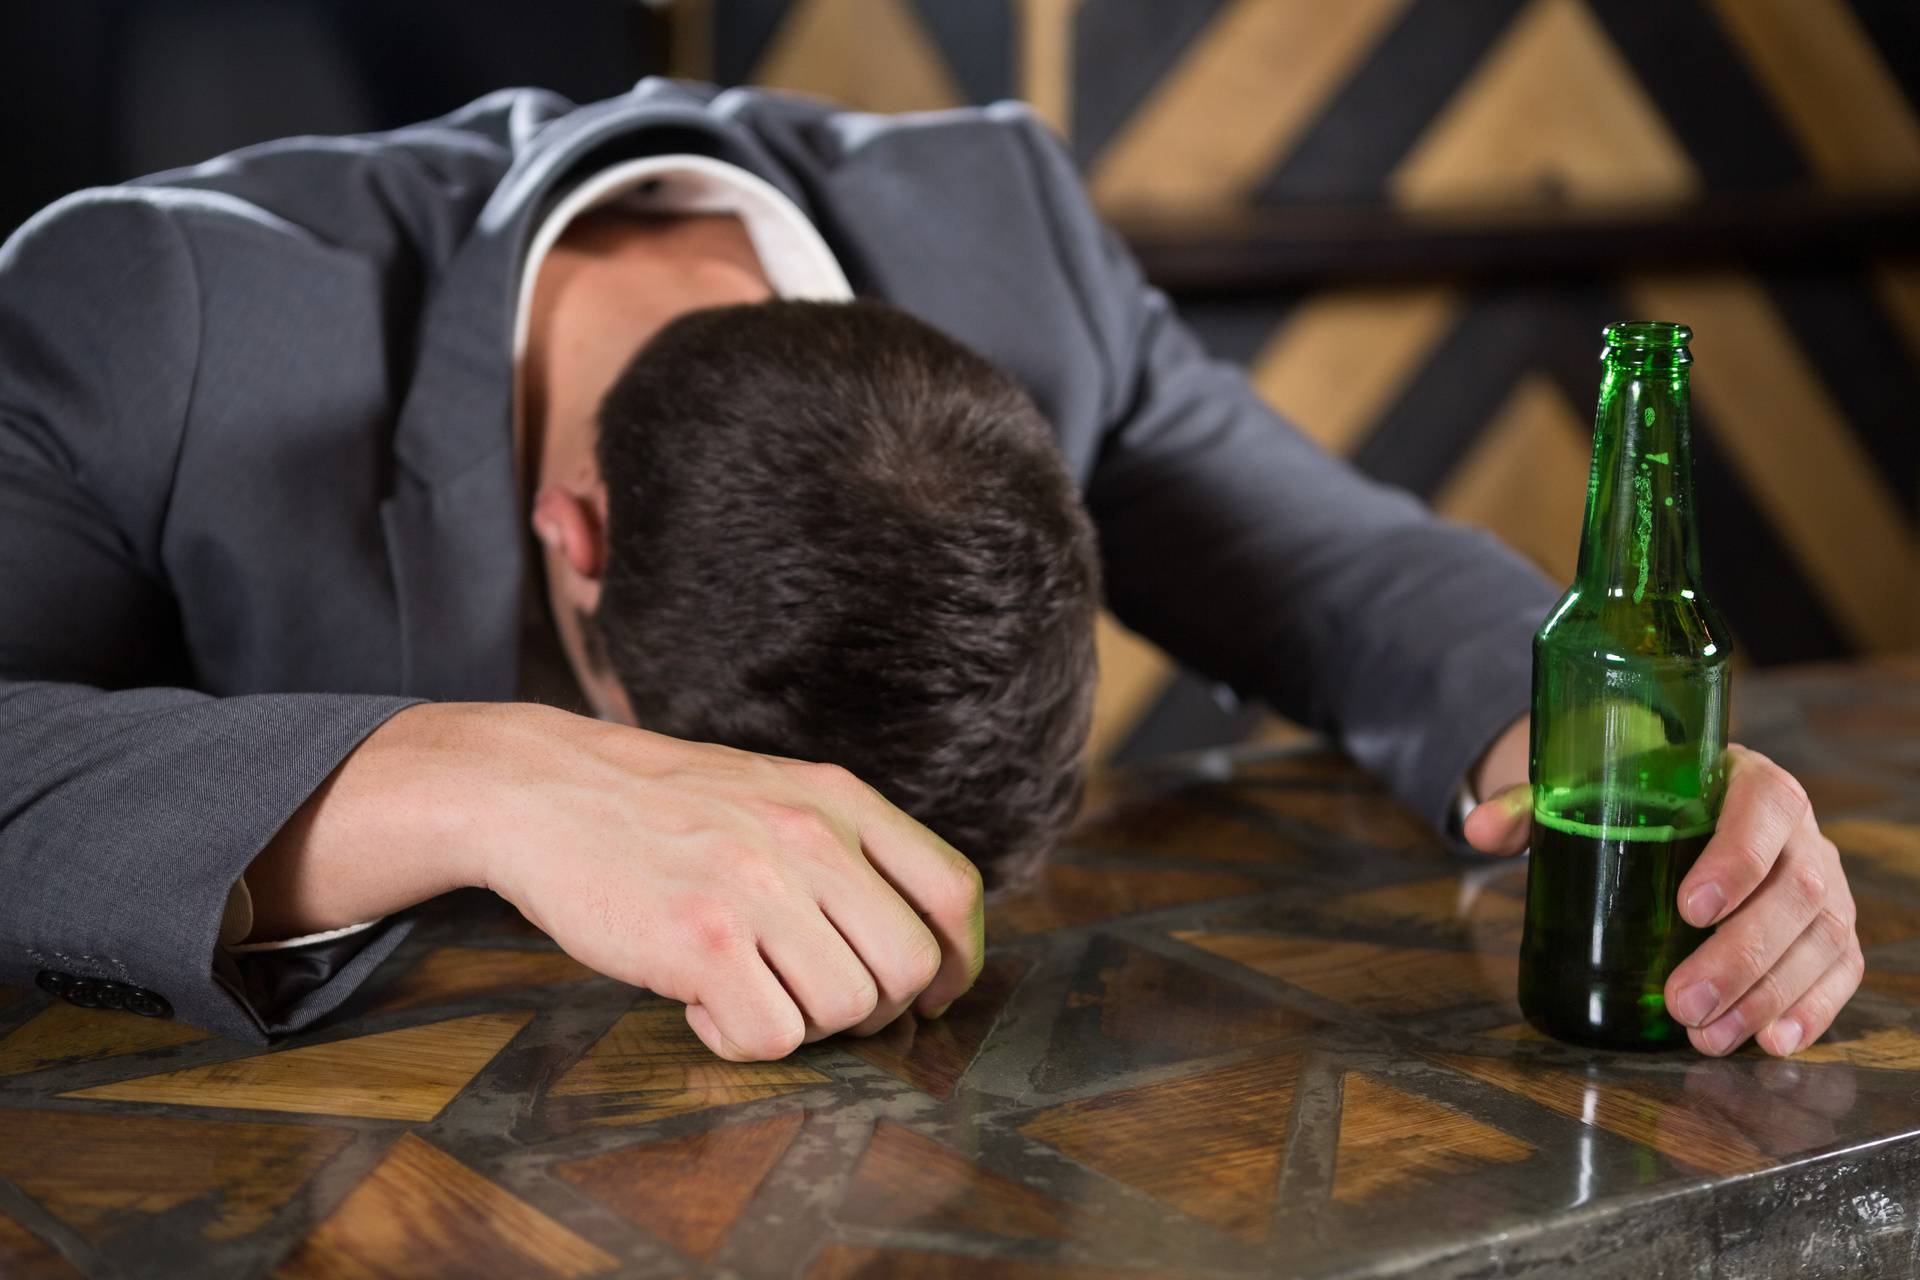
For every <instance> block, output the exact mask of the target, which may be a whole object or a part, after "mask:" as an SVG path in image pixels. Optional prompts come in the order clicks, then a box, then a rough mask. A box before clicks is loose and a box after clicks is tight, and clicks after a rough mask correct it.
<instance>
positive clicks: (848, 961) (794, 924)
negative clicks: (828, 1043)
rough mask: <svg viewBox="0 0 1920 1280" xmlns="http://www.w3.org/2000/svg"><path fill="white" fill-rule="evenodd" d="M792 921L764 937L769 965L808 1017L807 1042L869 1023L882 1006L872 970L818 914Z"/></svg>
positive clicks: (814, 913)
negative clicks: (868, 1018) (877, 1007)
mask: <svg viewBox="0 0 1920 1280" xmlns="http://www.w3.org/2000/svg"><path fill="white" fill-rule="evenodd" d="M805 914H806V916H807V917H810V918H800V919H789V920H785V921H783V922H782V923H781V925H780V927H779V928H777V929H768V930H767V931H766V933H765V934H764V935H763V938H762V941H761V944H760V945H761V949H762V951H763V953H764V954H765V956H766V960H767V964H768V965H769V966H770V967H771V968H772V969H773V972H774V975H775V976H776V977H778V978H779V979H780V985H781V986H783V987H785V988H786V989H787V994H788V995H790V996H792V997H793V1002H794V1003H795V1004H796V1005H798V1006H800V1014H801V1016H802V1017H803V1018H805V1019H806V1024H807V1025H806V1032H805V1040H806V1043H808V1044H811V1043H813V1042H814V1041H815V1040H824V1039H826V1038H827V1037H828V1036H830V1035H834V1034H836V1033H838V1032H841V1031H845V1030H846V1029H847V1028H848V1027H851V1026H855V1025H857V1024H859V1023H861V1022H864V1021H865V1020H866V1019H867V1017H868V1016H869V1015H870V1014H872V1013H873V1011H874V1008H875V1006H876V1005H878V1004H879V1002H880V990H879V988H878V987H877V986H876V985H875V983H874V980H873V976H872V975H871V974H870V973H868V972H867V966H866V965H865V964H863V963H862V962H861V960H860V957H859V956H857V955H855V954H854V952H853V948H852V947H850V946H848V945H847V941H846V939H845V938H843V937H841V936H840V933H839V931H838V930H837V929H835V928H834V927H833V925H832V924H831V923H830V922H829V921H828V920H827V918H826V917H825V916H824V915H821V914H820V913H819V912H818V911H809V912H806V913H805Z"/></svg>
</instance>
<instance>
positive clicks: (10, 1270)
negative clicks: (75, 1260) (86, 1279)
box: [0, 1213, 80, 1280]
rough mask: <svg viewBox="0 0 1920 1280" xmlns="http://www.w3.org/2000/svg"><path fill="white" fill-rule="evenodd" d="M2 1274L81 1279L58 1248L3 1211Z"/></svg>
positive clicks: (18, 1279)
mask: <svg viewBox="0 0 1920 1280" xmlns="http://www.w3.org/2000/svg"><path fill="white" fill-rule="evenodd" d="M0 1276H5V1277H7V1280H80V1272H79V1271H78V1270H77V1269H76V1268H75V1267H74V1265H73V1264H72V1263H71V1262H68V1261H67V1260H66V1258H65V1257H64V1256H62V1255H61V1253H60V1251H59V1250H58V1249H55V1248H54V1247H53V1246H52V1245H50V1244H48V1243H47V1242H46V1241H45V1240H42V1239H41V1238H40V1237H39V1236H37V1235H35V1234H33V1232H31V1231H29V1230H27V1229H26V1228H25V1227H23V1226H21V1225H20V1224H19V1223H17V1222H15V1221H14V1220H13V1219H12V1218H9V1217H7V1216H6V1215H5V1214H4V1213H0Z"/></svg>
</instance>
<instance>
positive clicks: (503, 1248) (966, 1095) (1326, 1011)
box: [0, 662, 1920, 1280]
mask: <svg viewBox="0 0 1920 1280" xmlns="http://www.w3.org/2000/svg"><path fill="white" fill-rule="evenodd" d="M1736 731H1737V736H1739V737H1740V738H1741V739H1742V740H1744V741H1747V742H1750V743H1752V744H1753V745H1755V746H1757V747H1759V748H1760V749H1762V750H1764V751H1767V752H1768V753H1770V754H1772V755H1774V756H1775V757H1776V758H1777V759H1779V760H1780V761H1781V762H1782V763H1784V764H1786V765H1787V766H1788V767H1790V768H1791V769H1793V770H1794V771H1795V772H1796V773H1797V774H1798V775H1799V776H1800V777H1801V778H1802V780H1803V781H1804V782H1805V783H1806V784H1807V787H1808V790H1809V792H1810V793H1811V794H1812V796H1813V800H1814V804H1815V807H1816V811H1817V812H1818V813H1819V814H1820V817H1821V819H1822V822H1823V825H1824V826H1825V829H1826V830H1827V832H1828V833H1829V834H1830V835H1831V836H1832V837H1833V839H1834V840H1835V841H1837V842H1838V844H1839V845H1840V847H1841V849H1842V850H1843V851H1844V853H1845V855H1846V858H1847V863H1848V867H1849V871H1850V874H1851V876H1852V877H1853V883H1854V887H1855V894H1856V897H1857V898H1858V901H1859V904H1860V932H1861V935H1862V938H1863V941H1864V942H1865V944H1866V946H1867V957H1868V975H1867V979H1866V984H1865V986H1864V988H1863V989H1862V991H1861V993H1860V995H1859V996H1858V998H1857V999H1856V1000H1855V1001H1854V1003H1853V1004H1852V1005H1851V1006H1850V1007H1849V1008H1848V1010H1847V1011H1846V1013H1845V1014H1843V1015H1842V1017H1841V1019H1840V1022H1839V1024H1838V1025H1837V1026H1836V1027H1835V1028H1834V1029H1833V1030H1832V1031H1831V1032H1830V1033H1829V1034H1828V1035H1827V1036H1826V1037H1825V1038H1823V1039H1822V1040H1821V1041H1820V1042H1818V1043H1816V1044H1814V1045H1812V1046H1811V1047H1809V1048H1808V1049H1806V1050H1805V1051H1803V1052H1802V1053H1800V1054H1799V1055H1798V1056H1796V1057H1795V1058H1793V1059H1791V1060H1788V1061H1777V1060H1773V1059H1769V1058H1768V1057H1766V1056H1765V1055H1764V1054H1762V1053H1760V1052H1759V1051H1757V1050H1755V1049H1752V1048H1748V1049H1746V1050H1743V1051H1742V1052H1740V1053H1739V1054H1737V1055H1735V1056H1733V1057H1731V1058H1728V1059H1725V1060H1717V1061H1716V1060H1709V1059H1706V1058H1702V1057H1699V1056H1696V1055H1694V1054H1692V1053H1691V1052H1690V1051H1681V1052H1670V1053H1664V1054H1658V1055H1626V1054H1605V1053H1595V1052H1589V1051H1585V1050H1578V1049H1573V1048H1569V1047H1566V1046H1562V1045H1559V1044H1555V1043H1553V1042H1551V1041H1548V1040H1545V1039H1543V1038H1541V1037H1540V1036H1538V1035H1537V1034H1535V1033H1533V1032H1532V1031H1531V1030H1529V1029H1528V1028H1527V1027H1526V1025H1525V1024H1524V1023H1523V1022H1522V1021H1521V1018H1520V1014H1519V1011H1518V1009H1517V1008H1516V1007H1515V1004H1514V963H1515V949H1516V946H1517V943H1518V939H1519V933H1520V925H1521V917H1522V895H1523V891H1524V885H1525V875H1526V867H1525V864H1524V862H1521V861H1516V862H1510V863H1508V862H1498V861H1492V860H1474V861H1471V862H1469V861H1467V860H1465V859H1461V858H1457V857H1452V856H1450V855H1448V854H1447V853H1445V852H1443V851H1442V850H1441V849H1440V848H1439V846H1438V845H1437V844H1436V843H1435V842H1434V841H1433V840H1432V839H1431V838H1430V837H1429V836H1428V835H1427V834H1425V833H1424V832H1423V831H1422V829H1421V828H1420V826H1419V825H1418V824H1417V823H1416V822H1414V820H1413V819H1412V818H1410V817H1409V816H1408V815H1407V814H1405V813H1404V812H1403V811H1401V810H1400V809H1399V808H1397V807H1396V806H1395V805H1394V803H1393V802H1392V801H1391V800H1389V799H1388V798H1387V797H1386V796H1385V795H1383V794H1382V793H1381V791H1380V790H1379V788H1378V787H1377V786H1376V785H1374V784H1373V783H1372V782H1370V781H1369V780H1367V779H1366V778H1365V777H1364V776H1362V775H1361V774H1359V773H1358V772H1356V771H1355V770H1354V769H1353V768H1352V767H1351V766H1350V765H1348V764H1346V763H1345V762H1343V761H1342V760H1340V759H1339V758H1337V757H1335V756H1332V755H1330V754H1326V753H1323V752H1315V751H1311V750H1294V751H1272V750H1269V751H1267V752H1265V753H1257V752H1256V753H1245V754H1229V753H1220V754H1210V755H1204V756H1199V757H1191V758H1186V759H1182V760H1178V761H1172V762H1169V763H1167V764H1164V765H1160V766H1157V767H1153V768H1149V769H1145V770H1141V771H1137V772H1133V773H1130V774H1125V775H1122V776H1119V777H1117V778H1113V779H1108V780H1106V781H1105V782H1104V783H1103V785H1102V787H1101V788H1100V791H1101V793H1102V799H1101V802H1100V804H1099V805H1098V806H1097V807H1096V810H1095V812H1094V814H1093V816H1092V817H1091V818H1090V819H1089V820H1088V821H1087V822H1086V823H1085V824H1083V826H1082V828H1081V830H1080V832H1079V834H1078V835H1077V836H1076V837H1075V838H1074V840H1073V841H1072V842H1071V843H1070V845H1069V847H1068V848H1066V849H1065V850H1064V851H1063V852H1062V853H1061V855H1060V857H1059V859H1058V860H1057V861H1056V862H1055V864H1054V865H1053V866H1052V868H1051V870H1050V871H1049V872H1048V874H1047V876H1046V878H1045V880H1044V882H1043V883H1042V884H1041V885H1040V886H1039V888H1038V889H1037V890H1035V891H1034V892H1031V893H1029V894H1027V895H1026V896H1023V897H1020V898H1017V899H1014V900H1011V901H1007V902H1003V903H997V904H995V905H994V907H993V908H992V909H991V910H990V912H989V921H990V925H989V935H990V938H991V941H992V948H991V951H990V955H989V959H988V961H987V967H986V971H985V973H984V974H983V975H982V977H981V980H980V983H979V985H978V986H977V988H976V989H975V991H974V992H973V994H972V995H970V996H969V997H968V998H966V999H965V1000H963V1001H962V1002H961V1003H959V1004H958V1005H956V1006H955V1007H954V1009H953V1010H952V1012H951V1013H949V1015H948V1016H947V1017H946V1018H944V1019H942V1020H941V1021H939V1022H936V1023H920V1024H916V1023H914V1022H913V1021H912V1019H911V1018H909V1019H907V1020H905V1021H903V1022H902V1023H900V1024H896V1025H895V1026H894V1027H893V1028H891V1029H890V1030H888V1031H887V1032H885V1033H884V1034H882V1035H880V1036H877V1037H875V1038H873V1039H870V1040H865V1041H859V1040H846V1039H836V1040H831V1041H827V1042H825V1043H822V1044H818V1045H813V1046H810V1047H808V1048H806V1049H804V1050H802V1051H801V1052H800V1053H798V1054H796V1055H795V1056H794V1057H793V1058H791V1059H790V1060H788V1061H785V1062H778V1063H768V1064H758V1065H750V1066H739V1065H734V1064H729V1063H725V1062H722V1061H719V1060H717V1059H715V1058H713V1057H712V1056H711V1055H709V1054H708V1053H707V1052H706V1051H705V1050H704V1049H703V1048H702V1047H701V1046H700V1045H699V1043H698V1042H697V1041H696V1040H694V1039H693V1037H692V1035H691V1034H690V1033H689V1032H688V1031H687V1030H686V1027H685V1024H684V1022H683V1021H682V1019H681V1015H680V1010H679V1009H678V1008H677V1007H676V1006H672V1005H669V1004H666V1003H663V1002H661V1001H658V1000H656V999H654V998H652V997H650V996H648V995H646V994H644V993H641V992H637V991H635V990H633V989H632V988H628V987H625V986H622V985H620V984H618V983H615V982H612V981H609V980H607V979H604V978H600V977H597V976H595V975H594V974H592V973H590V972H589V971H587V970H586V969H584V968H582V967H581V966H579V965H577V964H575V963H574V962H573V961H571V960H570V959H568V958H567V957H566V956H564V955H562V954H560V953H559V952H558V951H556V950H555V949H554V948H553V946H552V944H551V943H549V942H548V941H547V940H546V939H545V938H544V937H542V936H541V935H540V934H538V933H537V932H535V931H533V930H532V929H531V928H530V927H528V926H527V925H525V924H524V923H522V922H521V921H520V920H519V919H518V917H517V916H515V915H513V914H512V913H511V912H509V911H507V910H506V909H505V908H504V907H503V906H502V905H501V904H500V903H499V902H498V901H497V900H495V899H492V898H489V897H486V896H485V895H478V894H475V895H468V896H465V897H463V898H456V899H449V900H446V901H445V902H443V903H441V904H437V905H436V906H435V907H434V908H433V909H431V910H429V911H427V912H426V913H425V917H424V919H423V920H422V922H421V924H420V926H419V928H418V929H417V930H416V931H415V933H414V935H413V937H412V938H411V939H410V940H409V941H408V942H407V943H406V944H405V946H404V947H403V948H402V949H401V950H400V951H399V952H398V953H396V954H395V955H394V956H393V957H392V958H391V960H389V961H388V963H387V964H386V966H385V967H384V968H382V970H381V971H380V972H379V973H378V974H376V975H375V977H374V978H373V980H372V981H371V982H369V983H368V984H367V986H366V987H365V988H364V989H363V990H362V991H361V992H360V993H359V994H358V995H357V996H356V997H355V999H354V1000H353V1001H352V1003H351V1004H350V1005H349V1007H348V1008H347V1010H346V1011H345V1013H344V1015H343V1016H341V1017H339V1018H336V1019H335V1020H333V1021H332V1022H331V1023H329V1024H328V1025H326V1026H324V1027H321V1028H317V1029H315V1030H313V1031H311V1032H309V1033H307V1034H305V1035H302V1036H300V1037H298V1038H296V1039H294V1040H292V1041H290V1042H288V1043H286V1044H284V1045H279V1046H276V1047H275V1048H274V1049H273V1050H271V1051H266V1052H261V1051H257V1050H254V1049H253V1048H251V1047H249V1046H244V1045H240V1044H235V1043H231V1042H227V1041H222V1040H216V1039H213V1038H210V1037H208V1036H206V1035H204V1034H202V1033H200V1032H197V1031H194V1030H192V1029H191V1028H188V1027H185V1026H182V1025H179V1024H177V1023H173V1022H168V1021H163V1020H155V1019H147V1018H140V1017H136V1016H134V1015H132V1014H126V1013H111V1012H105V1011H99V1010H81V1009H76V1008H73V1007H71V1006H69V1005H67V1004H65V1003H63V1002H60V1001H57V1000H54V999H53V998H52V997H50V996H47V995H45V994H44V993H42V992H40V991H38V990H20V989H9V990H5V991H4V992H0V1275H4V1276H6V1277H9V1278H14V1277H40V1276H73V1275H76V1274H78V1275H87V1276H101V1277H133V1276H140V1277H146V1276H189V1277H195V1278H196V1280H207V1278H217V1277H228V1276H232V1277H239V1276H254V1275H276V1276H295V1277H299V1276H314V1277H332V1276H380V1275H398V1276H531V1277H549V1276H550V1277H574V1276H598V1275H632V1276H662V1277H665V1276H692V1275H738V1276H747V1277H758V1276H768V1277H776V1276H778V1277H785V1276H795V1277H807V1278H809V1280H837V1278H840V1277H851V1276H906V1277H917V1276H934V1277H988V1278H991V1277H1020V1278H1023V1280H1024V1278H1027V1277H1032V1278H1033V1280H1046V1278H1048V1277H1059V1278H1060V1280H1078V1278H1080V1277H1087V1276H1095V1275H1107V1274H1114V1273H1118V1274H1123V1275H1126V1276H1133V1277H1140V1278H1142V1280H1145V1278H1146V1277H1168V1276H1214V1277H1230V1276H1255V1275H1274V1274H1279V1275H1300V1276H1325V1277H1334V1276H1339V1277H1361V1276H1404V1275H1420V1276H1440V1277H1467V1276H1481V1277H1489V1276H1503V1277H1504V1276H1518V1275H1535V1274H1539V1275H1547V1274H1553V1275H1560V1274H1578V1275H1580V1276H1583V1277H1614V1276H1618V1277H1646V1276H1654V1275H1666V1276H1715V1277H1734V1276H1785V1275H1793V1276H1796V1277H1804V1276H1829V1275H1830V1276H1846V1277H1860V1276H1876V1275H1909V1274H1912V1273H1913V1269H1914V1267H1915V1266H1916V1260H1917V1259H1920V1019H1917V1018H1916V1008H1917V1007H1920V663H1915V662H1908V663H1886V664H1879V665H1874V666H1865V667H1857V668H1837V667H1836V668H1814V669H1804V670H1799V671H1790V672H1786V673H1783V674H1774V675H1768V676H1764V677H1750V678H1745V679H1743V680H1742V682H1741V685H1740V689H1739V692H1738V695H1737V711H1736Z"/></svg>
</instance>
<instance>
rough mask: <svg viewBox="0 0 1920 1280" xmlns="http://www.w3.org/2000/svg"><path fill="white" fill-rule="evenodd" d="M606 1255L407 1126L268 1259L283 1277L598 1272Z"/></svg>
mask: <svg viewBox="0 0 1920 1280" xmlns="http://www.w3.org/2000/svg"><path fill="white" fill-rule="evenodd" d="M616 1261H617V1260H616V1259H615V1258H613V1257H612V1256H611V1255H609V1254H607V1253H605V1252H603V1251H602V1250H600V1249H598V1248H596V1247H595V1246H594V1245H592V1244H589V1243H588V1242H587V1241H585V1240H582V1239H581V1238H580V1237H579V1236H577V1235H575V1234H574V1233H573V1232H571V1231H569V1230H567V1229H566V1228H565V1227H563V1226H561V1225H560V1224H559V1223H557V1222H555V1221H554V1220H553V1219H552V1218H549V1217H547V1216H546V1215H545V1214H543V1213H541V1212H540V1211H539V1210H537V1209H535V1208H534V1207H533V1206H531V1205H529V1204H527V1203H526V1202H525V1201H524V1200H521V1199H519V1198H518V1197H516V1196H514V1195H512V1194H510V1193H508V1192H507V1191H505V1190H504V1189H502V1188H501V1187H498V1186H496V1185H494V1184H493V1183H492V1182H489V1181H488V1180H487V1179H485V1178H483V1177H481V1176H480V1175H479V1174H478V1173H475V1172H474V1171H473V1170H472V1169H469V1168H468V1167H467V1166H466V1165H463V1164H461V1163H460V1162H459V1161H458V1160H455V1159H454V1158H453V1157H452V1156H450V1155H448V1154H446V1153H445V1152H444V1151H441V1150H440V1149H439V1148H437V1147H435V1146H433V1145H432V1144H431V1143H428V1142H426V1141H425V1140H423V1139H421V1138H418V1137H415V1136H414V1135H413V1134H410V1133H409V1134H403V1135H401V1137H400V1140H399V1141H398V1142H396V1143H394V1145H393V1150H392V1151H390V1152H389V1153H388V1154H387V1158H386V1159H384V1160H382V1161H381V1162H380V1164H379V1165H378V1167H376V1168H375V1169H374V1171H373V1172H372V1173H371V1174H369V1175H368V1176H367V1177H366V1179H365V1180H363V1181H362V1182H361V1183H360V1185H359V1186H357V1187H355V1188H354V1189H353V1191H352V1193H351V1194H349V1195H348V1196H347V1198H346V1199H345V1200H344V1201H343V1202H341V1205H340V1207H339V1208H337V1209H335V1210H334V1211H333V1212H332V1213H331V1214H329V1215H328V1216H327V1218H326V1220H325V1221H324V1222H322V1223H321V1224H320V1225H319V1227H317V1228H316V1229H315V1230H314V1231H313V1233H312V1234H311V1235H309V1236H308V1237H307V1238H306V1239H305V1240H303V1241H302V1242H301V1243H300V1246H299V1247H298V1248H297V1249H295V1250H294V1251H293V1253H292V1254H291V1255H290V1256H289V1257H288V1258H287V1259H286V1260H285V1261H284V1262H282V1263H281V1264H280V1266H279V1267H278V1268H276V1269H275V1271H274V1275H276V1276H280V1277H285V1278H286V1280H367V1278H370V1277H384V1276H392V1277H408V1278H409V1280H415V1278H417V1280H438V1278H440V1277H456V1276H458V1277H465V1276H475V1277H478V1276H503V1275H512V1276H527V1277H543V1278H544V1277H551V1278H552V1280H568V1278H570V1277H576V1276H593V1275H600V1274H602V1273H603V1272H606V1271H610V1270H612V1269H613V1267H614V1266H615V1265H616Z"/></svg>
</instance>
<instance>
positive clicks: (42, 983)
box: [33, 969, 73, 996]
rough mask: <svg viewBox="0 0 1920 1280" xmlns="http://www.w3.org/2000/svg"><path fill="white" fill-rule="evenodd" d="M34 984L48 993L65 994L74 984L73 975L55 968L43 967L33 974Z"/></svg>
mask: <svg viewBox="0 0 1920 1280" xmlns="http://www.w3.org/2000/svg"><path fill="white" fill-rule="evenodd" d="M33 985H34V986H36V987H39V988H40V989H41V990H42V991H44V992H46V993H47V994H48V995H55V996H64V995H66V994H67V988H68V987H70V986H72V985H73V975H72V974H70V973H60V972H58V971H57V970H54V969H42V970H41V971H40V972H38V973H36V974H34V975H33Z"/></svg>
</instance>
